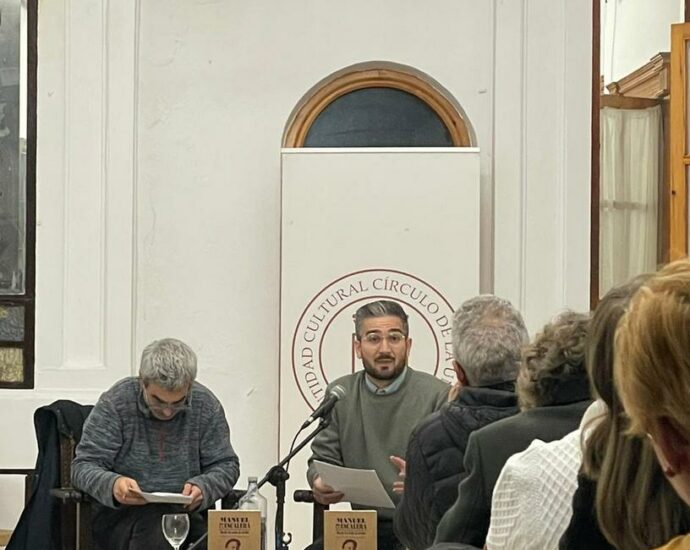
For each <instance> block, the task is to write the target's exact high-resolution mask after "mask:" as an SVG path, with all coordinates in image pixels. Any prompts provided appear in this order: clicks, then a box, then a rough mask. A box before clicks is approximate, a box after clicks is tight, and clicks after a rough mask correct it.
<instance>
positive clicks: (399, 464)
mask: <svg viewBox="0 0 690 550" xmlns="http://www.w3.org/2000/svg"><path fill="white" fill-rule="evenodd" d="M388 458H389V460H390V461H391V462H392V463H393V466H395V467H396V468H397V469H398V477H399V478H400V481H394V482H393V492H394V493H397V494H399V495H402V494H403V493H404V492H405V470H406V467H407V463H406V462H405V460H404V459H402V458H400V457H399V456H390V457H388Z"/></svg>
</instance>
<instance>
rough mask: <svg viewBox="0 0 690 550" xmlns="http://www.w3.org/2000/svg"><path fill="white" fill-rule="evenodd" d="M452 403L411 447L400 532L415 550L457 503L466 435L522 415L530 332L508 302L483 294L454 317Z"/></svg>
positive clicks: (423, 426) (421, 429) (425, 424)
mask: <svg viewBox="0 0 690 550" xmlns="http://www.w3.org/2000/svg"><path fill="white" fill-rule="evenodd" d="M452 337H453V357H454V359H453V368H454V369H455V374H456V376H457V380H458V381H457V384H456V386H455V388H454V391H453V392H452V394H451V400H450V401H449V402H448V403H446V404H445V405H444V406H443V407H442V408H441V409H440V410H439V411H437V412H435V413H433V414H432V415H430V416H429V417H427V418H425V419H424V420H423V421H422V422H420V423H419V425H418V426H417V428H416V429H415V431H414V433H413V434H412V437H411V438H410V442H409V445H408V447H407V454H406V465H405V468H404V470H405V483H404V492H403V498H402V501H401V502H400V505H399V506H398V508H397V509H396V513H395V524H394V526H395V533H396V535H397V536H398V538H399V539H400V540H401V541H402V542H403V543H404V544H405V546H406V547H407V548H409V549H410V550H421V549H423V548H428V547H429V546H431V544H432V543H433V542H434V534H435V532H436V526H437V525H438V522H439V521H440V519H441V517H442V516H443V514H444V512H445V511H446V510H448V508H450V507H451V505H452V504H453V502H455V499H456V498H457V487H458V483H459V481H460V479H461V478H462V475H463V473H464V470H463V457H464V454H465V447H466V446H467V440H468V438H469V435H470V433H471V432H473V431H474V430H477V429H479V428H481V427H482V426H486V425H487V424H490V423H491V422H495V421H496V420H500V419H502V418H505V417H507V416H511V415H514V414H516V413H517V412H518V403H517V397H516V395H515V393H514V390H515V378H516V376H517V370H518V366H519V362H520V350H521V348H522V346H523V344H525V343H526V342H527V339H528V336H527V329H526V328H525V323H524V322H523V320H522V316H521V315H520V313H519V312H518V311H517V310H516V309H515V308H514V307H513V306H512V304H511V303H510V302H508V301H507V300H504V299H502V298H498V297H496V296H493V295H482V296H477V297H475V298H472V299H471V300H468V301H466V302H465V303H463V304H462V305H461V306H460V307H459V308H458V309H457V310H456V312H455V314H454V315H453V326H452Z"/></svg>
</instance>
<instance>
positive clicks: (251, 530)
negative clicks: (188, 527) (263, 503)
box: [208, 510, 261, 550]
mask: <svg viewBox="0 0 690 550" xmlns="http://www.w3.org/2000/svg"><path fill="white" fill-rule="evenodd" d="M208 550H261V512H259V511H258V510H209V512H208Z"/></svg>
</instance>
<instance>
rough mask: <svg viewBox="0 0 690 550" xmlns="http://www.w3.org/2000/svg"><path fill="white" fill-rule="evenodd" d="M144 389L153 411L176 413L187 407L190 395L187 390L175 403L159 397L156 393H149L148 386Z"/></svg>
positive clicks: (148, 403)
mask: <svg viewBox="0 0 690 550" xmlns="http://www.w3.org/2000/svg"><path fill="white" fill-rule="evenodd" d="M143 390H144V398H145V400H146V404H147V405H148V407H149V409H151V410H152V411H157V412H162V411H171V412H172V413H175V414H176V413H179V412H180V411H183V410H185V409H186V408H187V398H188V397H189V392H187V393H186V394H185V396H184V397H183V398H182V399H179V400H177V401H175V402H173V403H168V402H166V401H162V400H160V399H158V398H157V397H156V396H155V395H149V393H148V392H147V391H146V388H143Z"/></svg>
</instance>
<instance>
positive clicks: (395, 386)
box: [364, 367, 407, 395]
mask: <svg viewBox="0 0 690 550" xmlns="http://www.w3.org/2000/svg"><path fill="white" fill-rule="evenodd" d="M406 375H407V367H405V368H404V369H403V371H402V372H401V373H400V375H399V376H398V377H397V378H396V379H395V380H393V382H391V383H390V384H388V385H387V386H386V387H385V388H379V387H378V386H377V385H376V384H374V383H373V382H372V381H371V378H370V377H369V375H368V374H367V375H365V376H364V382H365V384H366V386H367V388H368V389H369V391H370V392H371V393H373V394H374V395H390V394H392V393H395V392H396V391H398V390H399V389H400V386H402V383H403V382H404V381H405V376H406Z"/></svg>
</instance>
